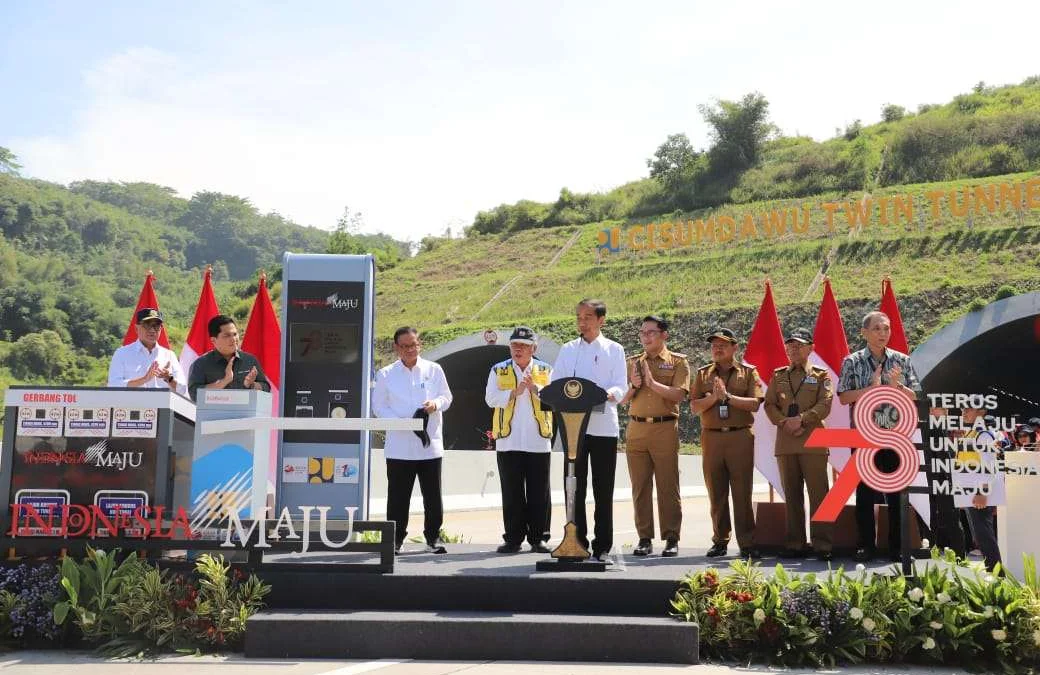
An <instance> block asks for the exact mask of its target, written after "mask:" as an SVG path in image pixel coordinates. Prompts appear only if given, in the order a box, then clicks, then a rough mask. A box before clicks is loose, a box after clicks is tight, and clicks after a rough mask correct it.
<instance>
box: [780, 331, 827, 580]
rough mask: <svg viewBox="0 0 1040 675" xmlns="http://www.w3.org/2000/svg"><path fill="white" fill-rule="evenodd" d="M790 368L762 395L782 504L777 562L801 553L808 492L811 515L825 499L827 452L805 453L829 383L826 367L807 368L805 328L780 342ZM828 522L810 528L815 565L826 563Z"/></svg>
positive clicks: (808, 337) (808, 336)
mask: <svg viewBox="0 0 1040 675" xmlns="http://www.w3.org/2000/svg"><path fill="white" fill-rule="evenodd" d="M784 346H785V347H786V348H787V358H788V359H789V360H790V361H791V365H789V366H784V367H783V368H777V369H776V371H774V372H773V379H772V381H770V383H769V389H767V390H766V400H765V408H766V415H768V416H769V421H770V422H772V423H773V424H775V425H776V426H777V427H778V428H777V430H776V462H777V465H778V466H779V467H780V483H781V484H782V485H783V486H784V499H785V503H786V505H787V543H786V547H785V548H784V550H783V551H782V552H781V553H780V557H781V558H800V557H802V556H804V555H805V554H806V550H805V496H804V491H805V489H806V488H808V490H809V508H810V513H815V512H816V509H817V508H819V506H820V503H821V502H822V501H823V498H824V497H825V496H826V495H827V490H828V485H827V454H828V451H827V449H826V448H806V447H805V441H806V439H807V438H809V434H810V433H811V432H812V430H813V429H818V428H820V427H822V426H824V424H823V421H824V420H825V419H826V418H827V415H829V414H830V412H831V403H832V401H833V399H834V384H833V383H832V382H831V378H830V375H828V374H827V369H826V368H819V367H817V366H810V365H809V354H811V353H812V349H813V338H812V333H810V332H809V331H808V330H806V329H804V328H799V329H797V330H794V331H792V332H791V334H790V335H788V336H787V339H786V340H785V341H784ZM833 529H834V525H833V524H832V523H812V528H811V531H812V547H813V551H815V552H816V554H817V555H818V556H819V558H820V560H830V559H831V558H832V557H833V554H832V553H831V547H832V544H831V533H832V531H833Z"/></svg>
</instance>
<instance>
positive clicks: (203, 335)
mask: <svg viewBox="0 0 1040 675" xmlns="http://www.w3.org/2000/svg"><path fill="white" fill-rule="evenodd" d="M212 274H213V268H212V267H208V266H207V267H206V274H205V276H203V278H202V292H201V293H199V304H198V305H197V306H196V307H195V318H194V319H192V321H191V330H189V331H188V337H187V338H186V339H185V340H184V347H183V348H182V349H181V370H183V371H184V374H185V376H187V375H188V373H190V372H191V364H193V363H195V359H197V358H199V357H200V356H202V355H203V354H205V353H206V352H208V351H209V350H211V349H213V343H212V342H210V339H209V320H210V319H212V318H213V317H215V316H216V315H217V314H220V308H219V307H217V298H216V296H214V295H213V283H212V282H211V281H210V276H211V275H212Z"/></svg>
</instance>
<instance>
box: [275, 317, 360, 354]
mask: <svg viewBox="0 0 1040 675" xmlns="http://www.w3.org/2000/svg"><path fill="white" fill-rule="evenodd" d="M360 358H361V326H359V325H357V324H346V323H291V324H289V361H291V362H293V363H354V362H356V361H358V360H359V359H360Z"/></svg>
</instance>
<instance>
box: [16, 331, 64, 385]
mask: <svg viewBox="0 0 1040 675" xmlns="http://www.w3.org/2000/svg"><path fill="white" fill-rule="evenodd" d="M7 367H8V368H10V369H11V374H12V375H14V376H15V377H17V378H18V379H20V380H42V381H45V382H69V383H73V382H76V381H78V380H79V374H78V373H77V372H76V359H75V354H74V353H73V352H72V350H71V349H70V348H69V346H68V345H67V344H65V343H64V342H62V340H61V336H60V335H58V334H57V333H55V332H54V331H52V330H44V331H40V332H39V333H29V334H28V335H23V336H22V337H20V338H18V341H17V342H15V343H14V344H13V345H11V349H10V351H9V352H8V353H7Z"/></svg>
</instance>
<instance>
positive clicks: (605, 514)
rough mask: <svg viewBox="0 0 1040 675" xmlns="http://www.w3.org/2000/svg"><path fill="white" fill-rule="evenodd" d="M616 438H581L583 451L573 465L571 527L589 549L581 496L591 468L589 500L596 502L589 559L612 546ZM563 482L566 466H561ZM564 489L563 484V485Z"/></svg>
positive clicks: (586, 489) (583, 502)
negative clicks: (573, 526)
mask: <svg viewBox="0 0 1040 675" xmlns="http://www.w3.org/2000/svg"><path fill="white" fill-rule="evenodd" d="M617 446H618V439H617V438H616V437H607V436H589V435H588V434H586V435H585V448H584V451H583V452H582V453H581V454H580V455H579V456H578V459H577V461H576V462H575V467H574V475H575V477H576V478H577V479H578V480H577V483H578V485H577V487H576V488H575V491H574V525H575V526H576V527H577V530H578V539H579V540H581V543H582V544H583V545H584V546H585V547H586V548H587V547H588V545H589V525H588V517H587V515H586V514H585V493H586V492H587V491H588V482H589V466H590V465H591V466H592V498H593V499H594V500H595V502H596V508H595V511H594V512H593V515H594V518H595V526H594V528H595V529H594V536H595V538H594V539H593V540H592V555H599V554H600V553H606V552H608V551H609V550H610V548H611V546H613V544H614V472H615V470H616V469H617ZM563 466H564V469H563V471H564V473H563V475H564V478H566V476H567V462H564V463H563ZM564 486H565V487H566V483H564Z"/></svg>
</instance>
